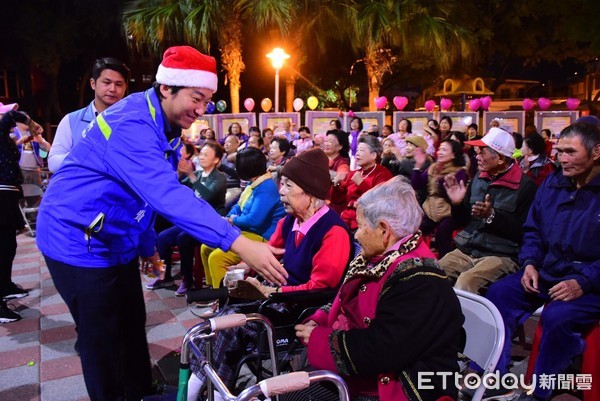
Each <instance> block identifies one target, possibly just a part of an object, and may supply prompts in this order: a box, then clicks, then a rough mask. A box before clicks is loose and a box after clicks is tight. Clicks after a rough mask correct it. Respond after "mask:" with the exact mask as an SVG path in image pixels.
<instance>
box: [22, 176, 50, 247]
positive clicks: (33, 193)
mask: <svg viewBox="0 0 600 401" xmlns="http://www.w3.org/2000/svg"><path fill="white" fill-rule="evenodd" d="M21 188H22V189H23V197H24V198H25V202H24V203H23V204H22V205H21V203H19V208H20V209H21V214H22V215H23V220H25V227H26V228H27V230H28V231H29V235H31V236H32V237H35V230H34V229H33V228H32V225H35V220H33V219H30V218H29V215H30V214H32V213H37V211H38V209H39V204H40V200H41V199H42V196H43V195H44V191H43V190H42V188H40V187H38V186H37V185H35V184H23V185H21Z"/></svg>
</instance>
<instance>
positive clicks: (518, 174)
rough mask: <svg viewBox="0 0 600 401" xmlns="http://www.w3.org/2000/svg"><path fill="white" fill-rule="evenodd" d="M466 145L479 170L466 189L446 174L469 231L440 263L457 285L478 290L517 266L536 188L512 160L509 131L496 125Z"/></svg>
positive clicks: (455, 213)
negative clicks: (522, 227)
mask: <svg viewBox="0 0 600 401" xmlns="http://www.w3.org/2000/svg"><path fill="white" fill-rule="evenodd" d="M465 143H466V144H468V145H471V146H474V147H475V151H476V153H477V164H478V168H479V171H478V173H477V175H476V176H475V177H474V178H473V181H471V183H470V184H469V185H468V187H465V185H464V183H462V182H457V181H456V179H453V178H454V177H446V183H445V187H446V190H447V192H448V197H449V198H450V200H451V201H452V217H453V218H454V219H455V220H456V221H457V223H458V225H459V226H463V227H465V229H464V230H462V231H461V232H459V233H458V235H457V236H456V238H455V243H456V248H457V249H455V250H454V251H452V252H450V253H448V254H446V256H444V257H443V258H442V259H441V260H440V265H441V266H442V268H443V269H444V270H445V271H446V274H448V276H449V277H450V278H451V279H452V280H455V281H456V285H455V286H456V287H457V288H460V289H462V290H466V291H470V292H473V293H477V292H478V291H479V289H480V288H482V287H484V286H486V285H489V284H490V283H492V282H494V281H496V280H497V279H499V278H500V277H502V276H505V275H507V274H509V273H513V272H514V271H516V270H517V269H518V266H517V263H516V260H517V256H518V253H519V249H520V246H521V242H522V233H521V226H522V225H523V223H524V222H525V219H526V217H527V212H528V211H529V207H530V206H531V203H532V202H533V198H534V196H535V191H536V186H535V184H534V183H533V181H531V179H530V178H529V177H527V176H526V175H525V174H524V173H523V171H522V170H521V168H520V167H519V164H518V163H516V162H515V161H514V160H513V159H512V154H513V152H514V150H515V142H514V139H513V137H512V135H511V134H509V133H508V132H506V131H504V130H502V129H500V128H495V127H494V128H491V129H490V131H489V132H488V134H487V135H485V136H484V137H483V138H482V139H478V140H474V141H467V142H465Z"/></svg>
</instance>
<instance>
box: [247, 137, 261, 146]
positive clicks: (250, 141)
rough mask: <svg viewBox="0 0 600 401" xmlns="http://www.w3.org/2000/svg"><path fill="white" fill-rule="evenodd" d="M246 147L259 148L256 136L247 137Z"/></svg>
mask: <svg viewBox="0 0 600 401" xmlns="http://www.w3.org/2000/svg"><path fill="white" fill-rule="evenodd" d="M248 147H250V148H256V149H260V145H259V144H258V137H257V136H251V137H250V138H248Z"/></svg>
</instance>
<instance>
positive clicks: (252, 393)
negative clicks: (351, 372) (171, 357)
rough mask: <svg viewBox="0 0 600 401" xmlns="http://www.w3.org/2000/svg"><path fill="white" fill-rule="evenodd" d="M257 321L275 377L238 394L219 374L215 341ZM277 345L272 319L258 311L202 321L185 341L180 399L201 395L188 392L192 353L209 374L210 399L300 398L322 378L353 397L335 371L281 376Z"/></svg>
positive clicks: (344, 395) (341, 395) (341, 396)
mask: <svg viewBox="0 0 600 401" xmlns="http://www.w3.org/2000/svg"><path fill="white" fill-rule="evenodd" d="M253 323H254V324H259V325H261V327H262V328H263V329H264V332H265V333H266V338H267V341H266V342H267V345H268V348H269V351H268V355H269V358H270V360H271V363H272V365H271V371H270V372H269V373H270V375H271V377H269V378H266V379H263V380H260V381H257V384H255V385H252V386H250V387H248V388H246V389H243V390H241V392H240V393H239V395H237V396H236V395H234V394H233V392H232V391H231V390H230V389H229V388H228V387H227V385H226V384H225V383H224V382H223V381H222V380H221V377H219V375H218V373H217V372H216V370H215V369H214V367H213V365H212V361H211V359H212V355H211V353H212V352H211V350H212V347H211V340H212V339H213V338H214V337H215V335H216V333H217V332H218V331H221V330H229V329H234V328H236V327H242V326H244V325H246V324H253ZM201 341H205V344H206V348H205V352H203V351H202V350H201V349H200V347H199V346H198V344H199V343H200V342H201ZM275 344H276V340H275V337H274V330H273V327H272V324H271V322H270V321H269V319H268V318H266V317H265V316H263V315H260V314H257V313H251V314H242V313H235V314H229V315H223V316H216V317H213V318H209V319H208V320H207V321H204V322H201V323H198V324H197V325H195V326H193V327H192V328H190V329H189V330H188V332H187V333H186V335H185V336H184V339H183V342H182V346H181V357H180V374H179V387H178V392H177V398H176V399H177V401H185V400H196V399H197V398H198V394H189V395H188V381H189V379H190V376H191V374H192V373H191V372H190V362H191V356H192V355H194V356H195V358H196V359H197V361H198V365H199V368H200V370H201V371H202V372H203V373H204V374H205V375H206V378H207V399H208V400H209V401H213V399H214V394H215V392H217V393H218V394H219V395H220V397H219V398H221V399H223V400H228V401H233V400H250V399H252V398H253V397H258V396H265V397H267V398H268V397H271V396H275V397H276V400H278V399H280V398H279V397H277V396H278V395H282V394H290V393H291V395H292V396H293V394H296V397H298V395H297V394H299V393H298V391H304V390H307V389H308V387H309V386H310V384H311V383H313V382H319V381H329V382H331V383H332V385H333V386H334V387H335V389H336V390H337V394H338V395H337V397H336V399H340V400H349V395H348V389H347V387H346V385H345V383H344V381H343V380H342V379H341V378H340V377H339V376H338V375H336V374H334V373H332V372H327V371H313V372H304V371H298V372H291V373H286V374H283V375H280V361H279V360H278V354H277V352H276V350H275V348H276V346H275ZM292 392H293V393H292ZM292 399H295V398H292ZM281 400H282V401H283V400H289V398H285V397H284V398H281Z"/></svg>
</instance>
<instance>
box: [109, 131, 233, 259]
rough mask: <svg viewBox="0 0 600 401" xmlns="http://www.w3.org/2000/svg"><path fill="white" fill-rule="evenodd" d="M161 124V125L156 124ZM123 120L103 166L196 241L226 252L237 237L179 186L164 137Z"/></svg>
mask: <svg viewBox="0 0 600 401" xmlns="http://www.w3.org/2000/svg"><path fill="white" fill-rule="evenodd" d="M158 123H162V121H160V120H159V121H158ZM144 124H146V127H140V122H139V121H134V120H123V121H121V122H119V123H118V124H116V126H114V127H112V130H113V133H112V135H111V136H110V139H109V140H108V145H107V148H106V154H105V162H106V163H107V166H106V167H107V169H109V171H110V170H112V173H113V174H114V175H115V176H117V177H118V178H119V179H120V180H122V181H123V182H124V183H125V184H126V185H127V186H128V187H129V188H131V190H132V191H133V192H135V193H136V194H137V195H138V196H139V197H140V198H141V199H143V200H144V201H145V202H146V203H147V204H148V205H150V207H151V208H152V209H154V210H155V211H156V212H158V213H160V214H161V215H163V216H164V217H165V218H166V219H167V220H170V221H171V222H172V223H173V224H175V225H176V226H178V227H180V228H181V229H183V230H184V231H185V232H187V233H188V234H190V235H191V236H193V237H194V238H196V239H197V240H198V241H200V242H202V243H205V244H207V245H209V246H211V247H218V248H221V249H223V250H225V251H227V250H229V248H230V247H231V244H232V243H233V242H234V241H235V240H236V239H237V237H238V236H239V235H240V231H239V229H237V228H235V227H232V226H231V225H230V224H228V223H227V221H225V220H224V219H223V218H222V217H221V216H219V214H218V213H217V212H215V211H214V209H213V208H212V207H211V206H210V205H209V204H208V203H207V202H206V201H204V200H202V199H197V198H196V197H195V196H194V192H193V191H192V190H191V189H190V188H187V187H185V186H184V185H181V184H180V183H179V181H178V180H177V174H176V173H175V172H174V171H173V168H172V166H171V164H170V163H169V160H168V159H167V158H166V157H165V152H166V151H168V150H171V147H170V146H169V144H168V143H167V141H166V139H165V137H164V134H163V133H162V132H161V131H160V130H159V129H157V127H156V126H151V125H149V124H147V123H144Z"/></svg>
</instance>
